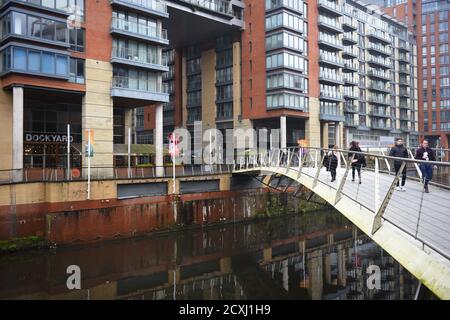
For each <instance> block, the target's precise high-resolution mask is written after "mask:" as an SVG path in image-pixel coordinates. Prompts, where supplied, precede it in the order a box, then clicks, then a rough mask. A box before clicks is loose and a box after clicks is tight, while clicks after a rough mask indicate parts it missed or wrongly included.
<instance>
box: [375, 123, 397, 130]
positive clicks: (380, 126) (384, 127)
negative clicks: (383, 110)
mask: <svg viewBox="0 0 450 320" xmlns="http://www.w3.org/2000/svg"><path fill="white" fill-rule="evenodd" d="M370 127H371V128H372V129H376V130H383V131H391V129H392V128H391V127H388V126H387V124H383V123H377V122H372V124H371V126H370Z"/></svg>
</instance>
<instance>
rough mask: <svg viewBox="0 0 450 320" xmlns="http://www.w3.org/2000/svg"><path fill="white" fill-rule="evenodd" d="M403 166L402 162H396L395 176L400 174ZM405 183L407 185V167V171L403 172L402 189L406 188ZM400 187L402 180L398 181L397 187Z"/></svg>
mask: <svg viewBox="0 0 450 320" xmlns="http://www.w3.org/2000/svg"><path fill="white" fill-rule="evenodd" d="M401 166H402V163H401V162H395V163H394V168H395V174H398V172H399V171H400V168H401ZM405 183H406V166H405V169H403V172H402V187H404V186H405ZM399 186H400V180H399V181H397V187H399Z"/></svg>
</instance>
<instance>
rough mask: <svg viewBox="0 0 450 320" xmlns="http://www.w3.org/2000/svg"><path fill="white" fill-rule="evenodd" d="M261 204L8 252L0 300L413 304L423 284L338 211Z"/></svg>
mask: <svg viewBox="0 0 450 320" xmlns="http://www.w3.org/2000/svg"><path fill="white" fill-rule="evenodd" d="M248 196H249V195H243V197H248ZM265 197H266V198H265V201H267V206H266V203H264V204H262V206H261V204H260V206H259V207H263V208H265V209H264V210H263V214H261V210H260V212H259V213H260V214H254V216H253V218H256V219H250V220H243V221H232V220H227V221H226V222H223V223H222V224H220V223H219V224H217V223H216V224H214V225H204V224H203V225H199V224H196V223H192V224H186V225H185V226H184V227H183V228H180V229H178V230H173V231H170V232H164V233H158V234H157V235H156V234H153V235H149V236H146V237H140V238H134V239H126V240H118V241H110V242H104V243H97V244H91V245H85V246H76V247H74V246H72V247H66V248H57V249H52V250H45V251H31V252H22V253H16V254H8V255H6V254H5V255H3V256H0V299H83V300H85V299H92V300H95V299H139V300H142V299H145V300H159V299H170V300H171V299H177V300H181V299H205V300H210V299H214V300H216V299H227V300H228V299H231V300H245V299H307V300H308V299H413V298H414V295H415V291H416V289H417V286H418V281H417V280H416V279H415V278H414V277H413V276H411V274H409V273H408V272H407V271H406V270H405V269H404V268H402V266H400V265H399V264H398V263H397V262H396V261H395V260H394V259H392V258H391V257H390V256H389V255H388V254H387V253H386V252H384V251H383V250H382V249H381V248H380V247H378V246H377V245H376V244H375V243H374V242H372V241H371V240H370V239H369V238H368V237H367V236H365V235H364V234H362V233H361V232H360V231H359V230H358V229H357V228H356V227H354V226H353V225H352V224H351V223H350V222H349V221H347V220H346V219H345V218H344V217H343V216H342V215H341V214H339V213H338V212H336V211H334V210H333V209H331V208H326V207H325V208H323V209H320V210H318V209H316V208H313V209H311V208H309V210H304V209H302V208H304V202H302V201H301V200H296V199H293V198H291V197H290V196H287V195H276V194H269V195H266V196H265ZM222 200H223V199H217V200H215V201H216V202H217V203H220V202H221V201H222ZM228 200H229V199H228ZM235 200H236V199H235ZM259 201H261V200H259ZM274 203H275V204H277V205H274ZM188 207H189V206H188ZM285 208H291V209H290V210H285ZM292 208H294V209H292ZM239 210H240V209H239ZM278 211H284V212H283V214H278V213H279V212H278ZM286 211H289V212H286ZM305 211H306V212H305ZM267 213H273V214H267ZM187 214H188V213H187ZM69 266H76V267H79V270H80V272H81V279H80V281H81V289H80V290H69V289H68V288H67V282H68V281H67V279H68V277H69V275H68V274H67V268H68V267H69ZM371 269H372V270H375V274H374V275H372V276H371V275H370V274H369V273H368V271H370V270H371ZM378 271H379V272H378ZM71 279H72V278H71ZM377 280H379V282H378V281H377Z"/></svg>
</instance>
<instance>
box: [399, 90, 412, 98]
mask: <svg viewBox="0 0 450 320" xmlns="http://www.w3.org/2000/svg"><path fill="white" fill-rule="evenodd" d="M410 94H411V92H410V91H409V90H404V89H400V90H399V93H398V95H399V96H402V97H408V98H409V96H410Z"/></svg>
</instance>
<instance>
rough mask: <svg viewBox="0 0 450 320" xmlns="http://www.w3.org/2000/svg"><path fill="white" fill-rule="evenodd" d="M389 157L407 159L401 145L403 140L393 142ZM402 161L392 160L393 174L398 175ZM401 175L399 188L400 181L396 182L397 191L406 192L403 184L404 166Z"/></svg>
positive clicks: (404, 176) (404, 148)
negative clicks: (393, 145)
mask: <svg viewBox="0 0 450 320" xmlns="http://www.w3.org/2000/svg"><path fill="white" fill-rule="evenodd" d="M389 156H390V157H395V158H408V150H407V149H406V147H405V145H404V143H403V139H402V138H398V139H397V140H396V141H395V147H393V148H392V149H391V152H390V153H389ZM402 164H403V161H402V160H401V159H398V160H397V159H396V160H394V169H395V174H398V173H399V171H400V169H401V167H402ZM401 174H402V186H401V187H400V180H399V181H397V191H403V192H405V191H406V188H405V184H406V166H405V168H404V169H403V172H402V173H401Z"/></svg>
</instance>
